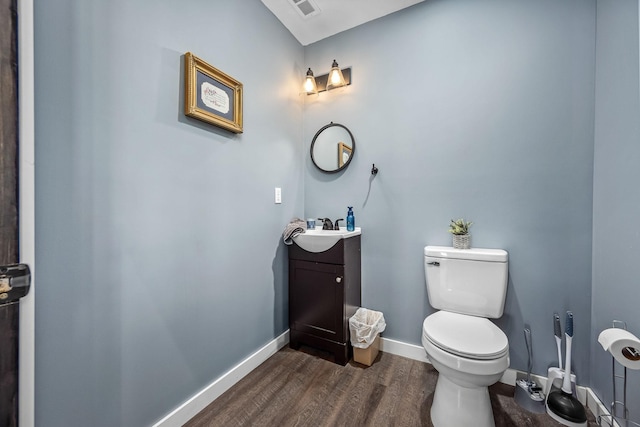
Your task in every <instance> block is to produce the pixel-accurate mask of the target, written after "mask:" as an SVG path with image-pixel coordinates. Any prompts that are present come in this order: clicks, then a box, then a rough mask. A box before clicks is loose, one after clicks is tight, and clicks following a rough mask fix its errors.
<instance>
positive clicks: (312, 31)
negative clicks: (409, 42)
mask: <svg viewBox="0 0 640 427" xmlns="http://www.w3.org/2000/svg"><path fill="white" fill-rule="evenodd" d="M261 1H262V3H264V5H265V6H267V8H268V9H269V10H270V11H271V12H272V13H273V14H274V15H275V16H276V17H277V18H278V19H279V20H280V22H282V24H283V25H284V26H285V27H287V29H288V30H289V31H290V32H291V34H293V35H294V37H295V38H296V39H298V41H299V42H300V43H301V44H302V45H303V46H306V45H308V44H311V43H314V42H317V41H318V40H322V39H324V38H327V37H329V36H332V35H334V34H337V33H339V32H342V31H345V30H348V29H350V28H353V27H357V26H358V25H361V24H364V23H365V22H369V21H372V20H374V19H377V18H380V17H381V16H385V15H388V14H390V13H393V12H396V11H398V10H400V9H404V8H406V7H409V6H412V5H414V4H416V3H420V2H422V1H424V0H261ZM295 5H298V6H300V8H308V7H313V8H314V9H317V10H318V12H313V13H311V14H309V15H307V16H306V17H303V15H302V14H301V13H300V12H299V10H298V9H299V8H298V7H297V6H295Z"/></svg>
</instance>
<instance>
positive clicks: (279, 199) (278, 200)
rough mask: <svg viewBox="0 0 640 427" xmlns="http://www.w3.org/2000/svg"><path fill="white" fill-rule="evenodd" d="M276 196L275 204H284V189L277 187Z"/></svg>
mask: <svg viewBox="0 0 640 427" xmlns="http://www.w3.org/2000/svg"><path fill="white" fill-rule="evenodd" d="M275 196H276V197H275V202H276V203H282V189H281V188H280V187H276V192H275Z"/></svg>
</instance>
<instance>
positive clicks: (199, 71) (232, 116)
mask: <svg viewBox="0 0 640 427" xmlns="http://www.w3.org/2000/svg"><path fill="white" fill-rule="evenodd" d="M184 84H185V85H184V87H185V95H184V114H185V115H186V116H189V117H193V118H194V119H198V120H202V121H203V122H207V123H210V124H212V125H215V126H218V127H221V128H223V129H226V130H228V131H231V132H234V133H242V89H243V87H242V83H240V82H239V81H237V80H236V79H234V78H233V77H231V76H229V75H227V74H225V73H223V72H222V71H220V70H218V69H217V68H215V67H213V66H212V65H210V64H208V63H206V62H205V61H203V60H202V59H200V58H198V57H197V56H195V55H194V54H192V53H191V52H187V53H185V54H184Z"/></svg>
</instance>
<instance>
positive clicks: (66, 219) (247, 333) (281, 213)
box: [35, 0, 304, 427]
mask: <svg viewBox="0 0 640 427" xmlns="http://www.w3.org/2000/svg"><path fill="white" fill-rule="evenodd" d="M35 28H36V30H35V62H36V81H35V84H36V92H37V95H36V233H37V238H36V248H37V249H36V251H37V252H36V258H37V270H38V298H37V301H36V304H37V305H36V342H37V345H36V348H37V354H36V414H35V416H36V422H37V425H39V426H48V427H49V426H53V427H55V426H65V427H67V426H96V427H97V426H109V427H111V426H142V425H150V424H152V423H153V422H154V421H156V420H158V419H160V418H161V417H162V416H164V415H165V414H167V413H168V412H170V411H171V410H172V409H173V408H175V407H177V406H178V405H179V404H181V403H182V402H184V401H185V400H187V399H188V398H189V397H190V396H192V395H193V394H195V393H196V392H198V391H200V390H201V389H202V388H203V387H204V386H205V385H208V384H210V383H211V382H212V381H213V380H215V379H216V378H218V377H219V376H220V375H222V374H223V373H224V372H225V371H227V370H228V369H230V368H231V367H233V366H234V365H236V364H237V363H239V362H240V361H241V360H242V359H244V358H245V357H247V356H248V355H250V354H251V353H253V352H254V351H255V350H257V349H258V348H259V347H261V346H262V345H264V344H265V343H267V342H269V341H271V340H272V339H273V338H274V337H276V336H278V335H279V334H280V333H282V332H283V331H285V330H286V329H287V327H288V322H287V308H286V307H287V291H286V283H287V278H286V277H287V276H286V274H287V273H286V251H285V249H284V247H283V245H282V243H281V238H280V232H281V231H282V228H283V227H284V224H286V223H287V222H288V221H289V220H290V218H291V217H292V216H293V215H295V214H298V213H299V212H302V209H303V205H302V195H303V187H302V177H303V176H302V164H301V162H302V158H303V153H302V151H301V150H302V148H301V145H300V141H301V139H302V130H301V122H302V105H303V104H302V99H301V97H300V95H299V81H300V76H301V75H302V74H303V71H304V70H302V67H303V66H304V64H303V48H302V47H301V46H300V45H299V43H298V42H297V41H296V40H295V39H294V38H293V37H292V36H291V34H290V33H289V32H288V31H287V30H286V29H285V28H284V27H283V26H282V25H281V24H280V23H279V22H278V21H277V19H276V18H275V17H274V16H273V15H272V14H271V13H270V12H269V11H268V10H266V9H265V8H264V6H263V5H262V4H261V3H260V2H259V1H235V0H217V1H215V2H212V1H187V2H155V1H150V0H138V1H134V2H131V1H122V0H116V1H114V0H95V1H90V2H87V1H84V0H63V1H55V2H49V1H36V2H35ZM187 51H192V52H193V53H194V54H196V55H198V56H200V57H201V58H203V59H204V60H206V61H208V62H209V63H211V64H212V65H213V66H215V67H217V68H219V69H221V70H222V71H224V72H226V73H228V74H230V75H231V76H233V77H235V78H236V79H238V80H239V81H241V82H242V83H243V84H244V90H245V91H244V134H242V135H234V134H230V133H228V132H225V131H222V130H219V129H217V128H214V127H212V126H210V125H208V124H205V123H202V122H198V121H195V120H191V119H187V118H185V116H184V115H183V113H182V108H183V107H182V102H183V71H182V66H183V58H182V56H183V54H184V53H185V52H187ZM276 186H277V187H282V189H283V204H281V205H275V204H274V200H273V192H274V190H273V189H274V187H276Z"/></svg>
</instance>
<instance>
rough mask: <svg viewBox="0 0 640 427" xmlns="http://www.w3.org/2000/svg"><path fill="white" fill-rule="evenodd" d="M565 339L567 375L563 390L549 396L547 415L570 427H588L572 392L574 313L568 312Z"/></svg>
mask: <svg viewBox="0 0 640 427" xmlns="http://www.w3.org/2000/svg"><path fill="white" fill-rule="evenodd" d="M564 336H565V339H566V341H567V354H566V359H565V363H564V366H565V374H564V378H563V381H562V388H561V389H560V390H554V391H552V392H550V393H549V395H548V396H547V414H549V416H551V418H553V419H554V420H556V421H558V422H559V423H560V424H562V425H565V426H570V427H580V426H586V425H587V413H586V411H585V409H584V406H583V405H582V403H580V401H579V400H578V399H576V398H575V397H573V394H572V392H571V341H572V340H573V313H571V312H570V311H567V319H566V324H565V333H564Z"/></svg>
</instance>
